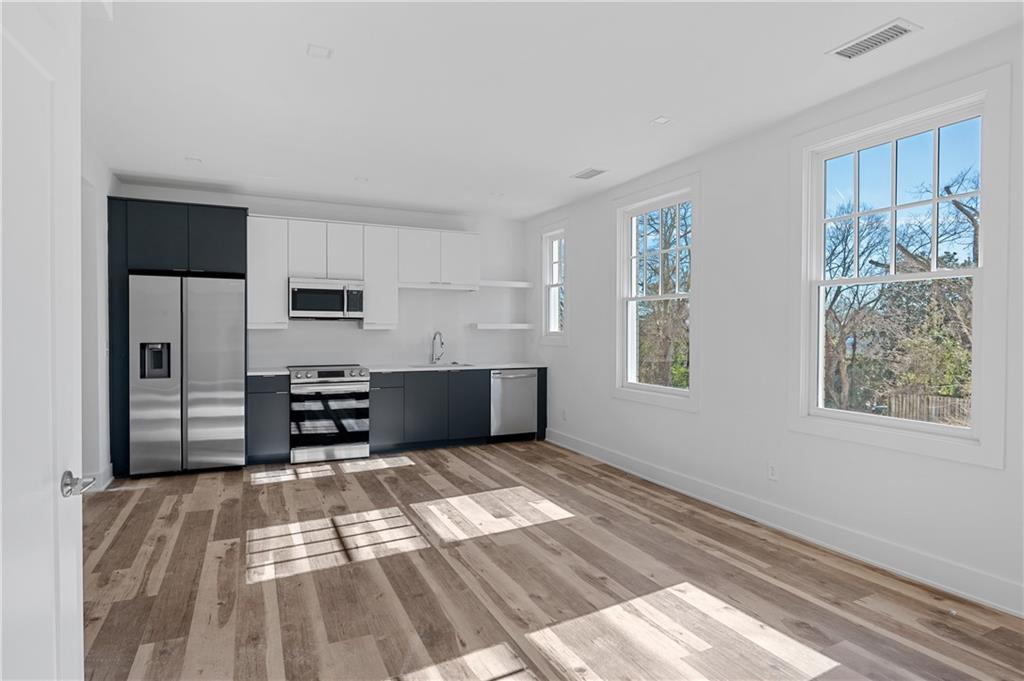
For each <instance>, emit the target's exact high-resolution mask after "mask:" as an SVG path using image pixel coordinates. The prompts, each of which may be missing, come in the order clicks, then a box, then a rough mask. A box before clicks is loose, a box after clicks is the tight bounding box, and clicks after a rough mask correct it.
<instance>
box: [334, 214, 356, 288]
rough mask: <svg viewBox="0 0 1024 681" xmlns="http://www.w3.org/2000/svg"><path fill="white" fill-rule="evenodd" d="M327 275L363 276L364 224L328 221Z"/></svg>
mask: <svg viewBox="0 0 1024 681" xmlns="http://www.w3.org/2000/svg"><path fill="white" fill-rule="evenodd" d="M327 277H328V278H330V279H357V280H358V279H362V278H363V226H362V225H349V224H345V223H337V222H328V223H327Z"/></svg>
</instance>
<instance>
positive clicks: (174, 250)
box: [124, 199, 248, 274]
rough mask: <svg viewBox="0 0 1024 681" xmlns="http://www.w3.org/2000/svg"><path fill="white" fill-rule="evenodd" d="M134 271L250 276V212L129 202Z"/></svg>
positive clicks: (128, 246) (129, 257)
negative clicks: (247, 270)
mask: <svg viewBox="0 0 1024 681" xmlns="http://www.w3.org/2000/svg"><path fill="white" fill-rule="evenodd" d="M124 203H125V250H126V254H125V265H126V266H127V268H128V269H129V270H132V271H140V270H148V271H155V272H181V273H185V272H192V273H196V274H245V234H246V222H247V220H246V218H247V215H248V211H247V210H246V209H245V208H229V207H226V206H202V205H194V204H185V203H170V202H167V201H142V200H135V199H126V200H125V201H124Z"/></svg>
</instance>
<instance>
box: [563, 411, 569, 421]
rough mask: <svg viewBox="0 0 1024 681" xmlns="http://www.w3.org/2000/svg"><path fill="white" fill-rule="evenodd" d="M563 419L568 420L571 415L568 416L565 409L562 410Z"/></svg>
mask: <svg viewBox="0 0 1024 681" xmlns="http://www.w3.org/2000/svg"><path fill="white" fill-rule="evenodd" d="M562 420H563V421H568V420H569V417H568V416H567V415H566V413H565V410H564V409H563V410H562Z"/></svg>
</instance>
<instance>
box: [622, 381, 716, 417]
mask: <svg viewBox="0 0 1024 681" xmlns="http://www.w3.org/2000/svg"><path fill="white" fill-rule="evenodd" d="M612 397H614V398H616V399H620V400H629V401H631V402H642V403H644V404H653V405H654V406H657V407H664V408H666V409H676V410H678V411H687V412H691V413H696V412H697V398H696V397H695V396H694V394H693V391H690V390H678V389H671V388H666V389H663V390H659V389H656V388H641V387H639V386H637V387H634V385H632V384H630V385H625V386H622V385H619V386H615V387H614V388H613V389H612Z"/></svg>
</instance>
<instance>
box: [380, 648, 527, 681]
mask: <svg viewBox="0 0 1024 681" xmlns="http://www.w3.org/2000/svg"><path fill="white" fill-rule="evenodd" d="M396 679H397V681H449V680H450V679H463V680H464V681H499V680H500V681H536V680H537V677H536V676H534V674H533V672H531V671H530V670H528V669H527V668H526V665H525V664H523V661H522V660H521V659H519V656H518V655H516V653H515V651H514V650H512V648H511V647H509V645H508V644H507V643H498V644H496V645H493V646H490V647H488V648H482V649H480V650H474V651H472V652H469V653H466V654H465V655H460V656H459V657H455V658H452V659H450V660H445V661H444V662H438V663H437V664H435V665H432V666H430V667H424V668H423V669H417V670H416V671H414V672H408V673H406V674H401V675H399V676H398V677H396Z"/></svg>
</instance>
